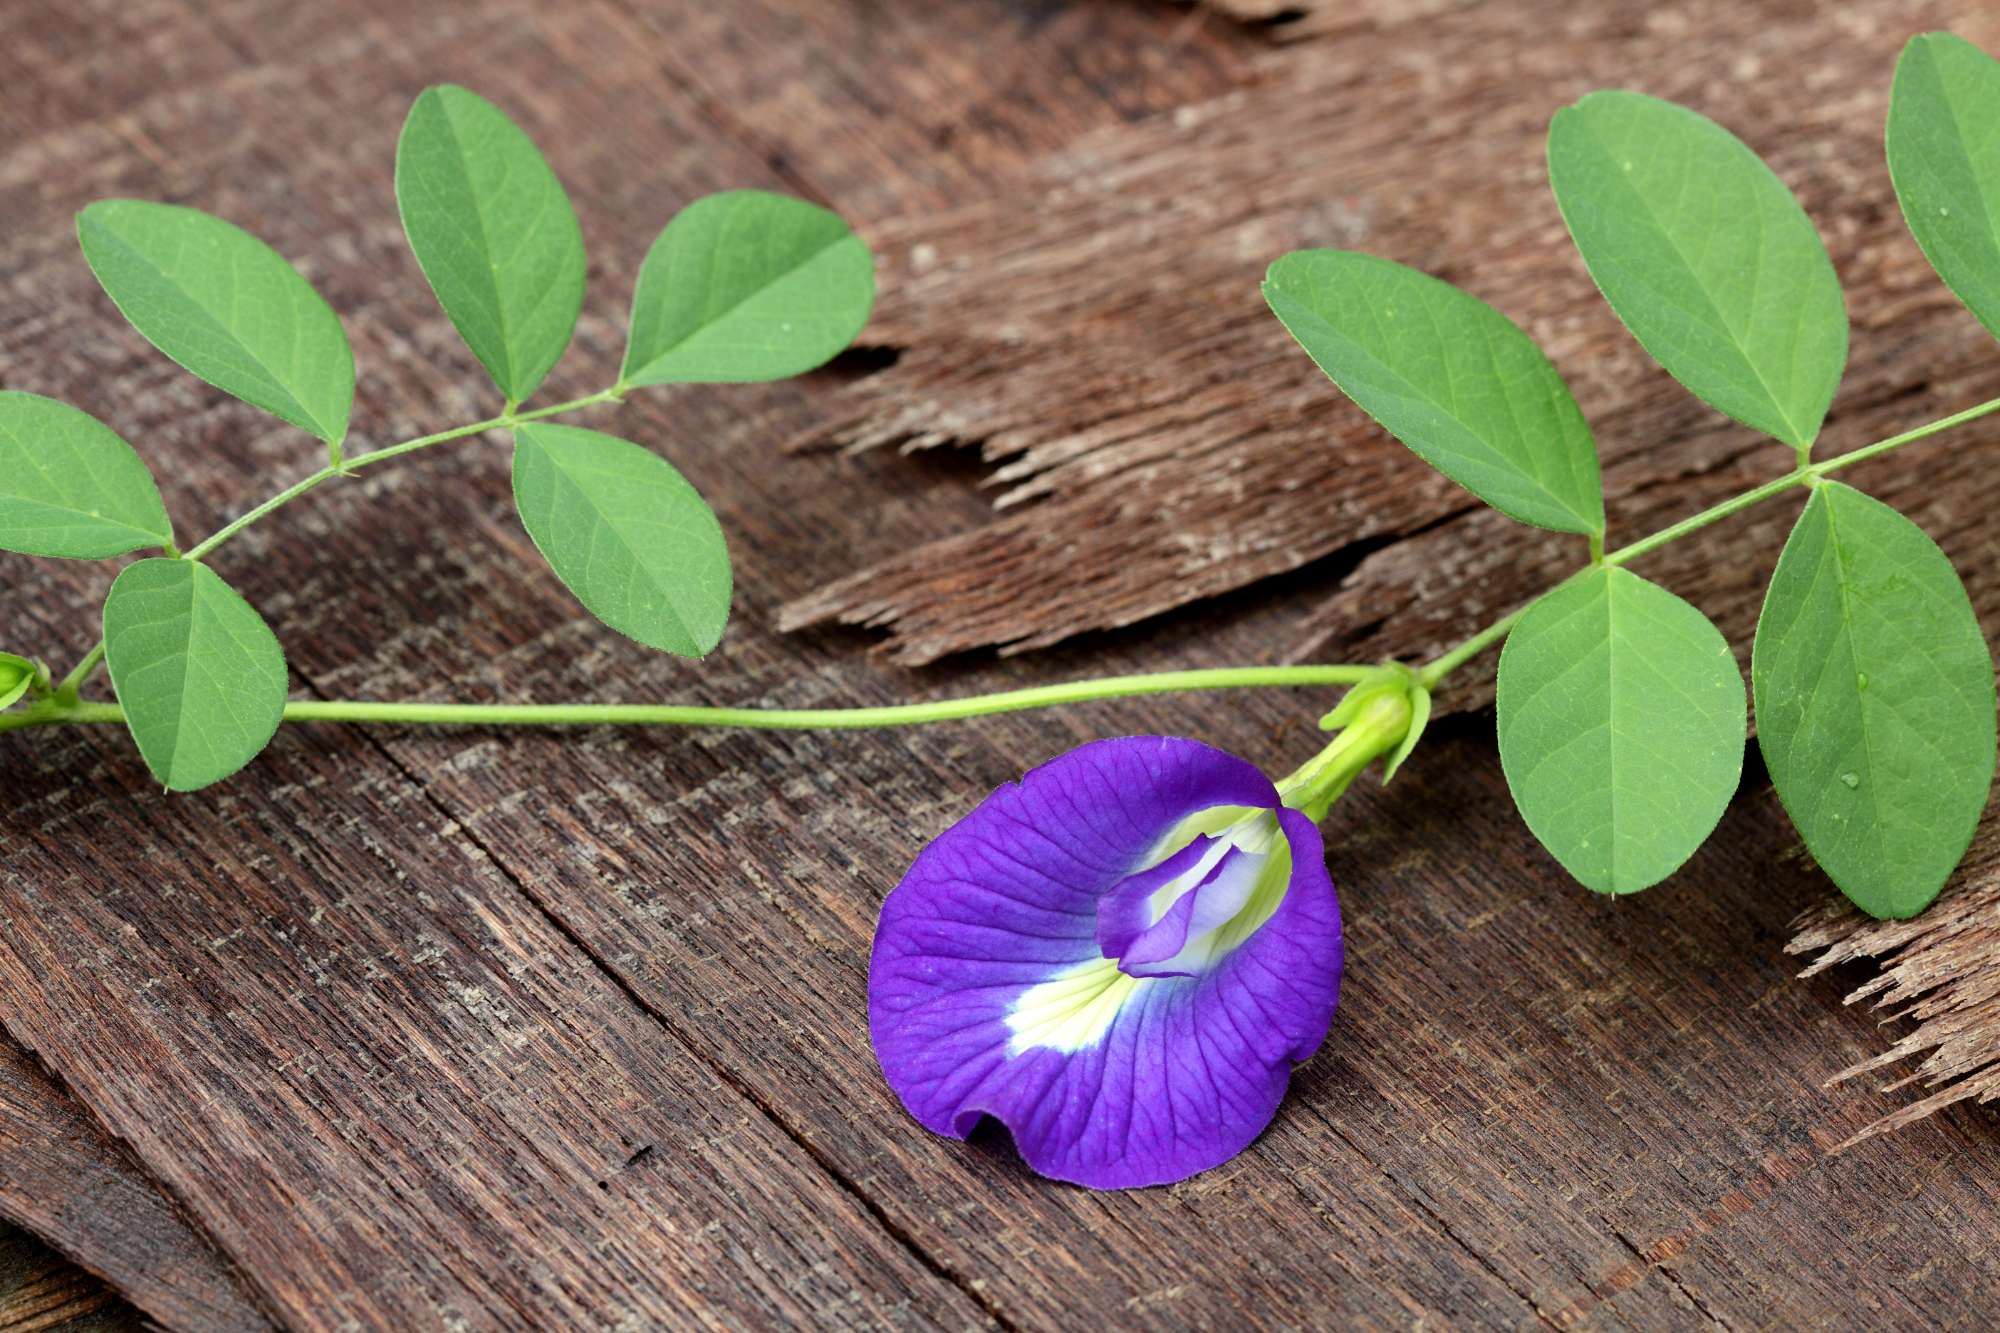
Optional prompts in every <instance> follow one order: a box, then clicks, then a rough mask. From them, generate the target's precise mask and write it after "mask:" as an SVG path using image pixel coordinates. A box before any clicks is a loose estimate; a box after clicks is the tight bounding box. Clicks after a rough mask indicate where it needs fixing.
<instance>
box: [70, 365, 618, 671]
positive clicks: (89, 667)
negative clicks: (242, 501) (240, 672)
mask: <svg viewBox="0 0 2000 1333" xmlns="http://www.w3.org/2000/svg"><path fill="white" fill-rule="evenodd" d="M621 397H623V393H622V391H621V390H620V389H619V388H617V387H613V388H609V389H600V390H599V391H598V392H596V393H593V394H587V395H585V396H584V397H582V398H572V399H570V400H569V401H568V402H566V403H556V404H554V405H553V406H550V407H538V408H536V409H535V410H534V411H532V412H516V411H514V410H513V405H512V404H509V405H508V410H507V411H506V412H503V413H502V414H501V415H499V416H497V417H488V418H487V419H486V420H484V421H475V422H473V423H472V424H471V425H469V426H454V427H452V428H451V429H450V430H441V431H438V432H437V433H436V434H433V435H419V436H418V437H417V438H415V439H413V440H404V441H403V442H402V443H400V444H392V445H389V446H387V447H386V448H382V449H377V450H375V451H374V452H372V453H366V454H363V455H361V457H359V458H350V459H348V460H346V461H345V462H342V461H340V460H339V459H338V458H335V459H334V460H333V461H332V462H331V463H329V464H328V465H327V466H326V467H323V468H321V469H320V470H319V471H317V472H315V473H313V474H312V475H311V476H309V477H303V478H301V479H300V480H298V481H295V482H293V483H292V484H291V485H290V486H287V487H286V488H285V489H284V490H282V491H279V492H278V493H277V494H276V495H274V496H272V497H271V498H270V499H268V500H266V501H264V502H263V503H262V504H260V505H258V506H257V507H256V508H255V509H252V510H250V511H249V512H248V513H246V514H243V515H241V516H240V517H238V518H236V519H235V520H234V521H232V522H230V523H228V524H227V525H225V526H224V527H222V528H220V529H218V530H217V531H216V532H214V533H213V534H211V535H210V536H208V537H207V538H204V539H203V540H202V541H199V542H197V543H195V544H194V545H193V546H190V547H189V548H188V549H187V550H186V551H184V552H182V553H181V554H180V556H179V558H180V559H182V560H199V559H201V558H202V557H203V556H205V555H208V554H210V553H212V552H213V551H214V550H215V549H216V548H217V547H219V546H221V545H222V544H223V543H224V542H226V541H228V540H229V539H230V538H232V537H234V536H236V535H237V534H238V533H240V532H242V531H243V530H244V529H245V528H247V527H249V526H250V525H251V524H253V523H256V522H257V521H258V520H260V519H262V518H265V517H267V516H268V515H270V514H271V513H273V512H275V511H276V510H279V509H282V508H284V507H285V506H286V505H288V504H290V503H291V502H292V501H294V500H296V499H298V498H299V497H300V496H301V495H304V494H305V493H306V492H307V491H309V490H312V489H313V488H314V487H316V486H318V485H320V484H321V483H322V482H327V481H331V480H333V479H334V478H335V477H347V476H352V475H353V474H354V473H356V472H359V471H360V470H361V469H362V468H364V467H369V466H371V465H373V464H376V463H385V462H387V461H388V460H389V459H391V458H400V457H402V456H403V455H404V454H412V453H415V452H416V451H417V450H419V449H428V448H430V447H431V446H432V445H434V444H443V443H445V442H446V441H447V440H462V439H464V438H465V437H466V436H468V435H478V434H481V433H483V432H485V431H489V430H505V429H508V428H510V427H513V426H518V425H520V424H521V423H522V422H524V421H539V420H541V419H542V418H543V417H552V416H555V415H557V414H558V413H561V412H574V411H575V410H576V409H578V408H580V407H591V406H594V405H595V404H597V403H611V402H617V401H618V400H619V399H620V398H621ZM103 660H104V640H102V639H99V640H98V641H97V646H96V647H95V648H92V649H91V650H90V651H89V652H88V653H86V654H85V655H84V658H83V660H82V661H81V662H78V663H77V664H76V667H75V669H74V670H72V671H71V672H70V673H69V675H67V676H65V677H63V682H62V684H61V685H59V686H57V687H56V693H57V696H58V697H60V698H66V699H68V700H70V701H74V700H75V699H76V693H77V691H78V690H79V689H81V688H82V687H83V684H84V682H85V681H87V680H89V679H90V673H91V672H92V671H94V670H96V669H97V664H98V663H99V662H101V661H103Z"/></svg>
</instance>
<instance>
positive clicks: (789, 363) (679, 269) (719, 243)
mask: <svg viewBox="0 0 2000 1333" xmlns="http://www.w3.org/2000/svg"><path fill="white" fill-rule="evenodd" d="M874 304H875V261H874V258H873V257H872V256H871V255H870V254H869V253H868V247H867V246H866V245H864V244H863V243H862V241H861V238H860V237H858V236H856V235H855V234H854V232H853V230H852V229H851V228H850V227H848V225H847V224H846V223H845V222H843V221H841V219H840V216H839V215H838V214H835V213H830V212H828V211H827V210H826V209H824V208H821V207H819V206H818V205H816V204H809V203H806V202H805V201H804V200H802V199H791V198H787V197H786V196H784V195H780V194H767V193H765V192H764V191H762V190H731V191H728V192H725V193H723V194H712V195H709V196H708V197H706V198H704V199H697V200H696V201H695V202H694V203H692V204H689V205H688V206H687V207H686V208H684V209H682V210H681V211H680V213H678V214H677V215H676V216H675V217H674V220H673V221H672V222H669V223H668V224H667V227H666V230H664V231H662V232H661V233H660V236H659V239H658V240H656V241H654V242H653V248H652V249H651V250H649V251H647V252H646V262H645V264H644V265H643V266H641V268H640V269H639V284H638V287H637V289H636V290H634V292H633V293H632V327H631V332H630V334H629V337H628V340H627V342H626V346H625V366H624V369H623V370H622V371H621V372H620V379H621V380H622V382H623V383H625V384H627V385H641V384H696V383H731V384H740V383H748V382H751V381H754V380H775V379H783V378H784V377H785V376H787V375H799V374H803V373H805V372H806V371H808V370H811V369H813V368H814V367H815V366H819V365H823V364H825V363H826V362H827V361H829V360H831V359H832V358H833V357H834V356H835V355H836V354H837V353H839V352H841V351H844V350H845V349H846V348H847V346H848V344H850V343H852V342H853V341H854V338H855V335H856V334H858V333H860V332H861V327H862V325H864V324H866V323H867V322H868V312H869V310H870V309H871V308H872V307H873V306H874Z"/></svg>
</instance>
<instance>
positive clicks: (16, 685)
mask: <svg viewBox="0 0 2000 1333" xmlns="http://www.w3.org/2000/svg"><path fill="white" fill-rule="evenodd" d="M48 692H49V676H48V672H47V671H45V670H44V669H43V668H42V665H41V663H39V662H31V661H29V660H28V659H27V658H25V657H17V656H15V655H14V654H13V653H0V708H12V707H13V706H14V705H15V704H17V703H19V702H20V701H21V699H22V697H23V696H24V695H28V694H33V695H34V696H35V697H36V698H40V697H42V696H43V695H45V694H47V693H48Z"/></svg>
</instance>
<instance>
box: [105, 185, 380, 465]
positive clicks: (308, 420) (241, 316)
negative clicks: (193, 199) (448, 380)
mask: <svg viewBox="0 0 2000 1333" xmlns="http://www.w3.org/2000/svg"><path fill="white" fill-rule="evenodd" d="M76 231H77V239H78V240H79V241H80V242H81V243H82V245H83V257H84V259H85V260H86V261H88V262H89V264H90V270H91V272H93V273H95V274H96V275H97V281H98V282H99V283H100V284H102V285H103V287H104V290H105V292H106V294H107V295H109V296H110V297H111V299H112V301H113V302H114V303H115V304H116V305H117V306H118V309H119V311H120V312H121V313H122V314H123V315H124V316H125V318H126V319H128V320H130V321H131V322H132V327H134V328H136V329H138V330H139V332H140V333H143V334H144V335H146V339H147V341H149V342H151V343H152V344H153V346H155V347H157V348H159V349H160V350H161V351H162V352H165V353H166V354H167V355H168V356H170V357H172V358H173V359H174V360H175V361H177V362H179V363H180V364H181V365H182V366H183V367H185V368H186V369H187V370H189V371H191V372H193V373H194V374H196V375H198V376H200V377H201V378H202V379H205V380H207V381H208V382H209V383H210V384H213V385H214V386H215V387H216V388H218V389H221V390H222V391H223V392H224V393H228V394H231V395H234V396H235V397H237V398H241V399H242V400H243V401H244V402H246V403H250V404H252V405H253V406H256V407H261V408H263V409H264V410H265V411H266V412H269V413H272V414H273V415H274V416H278V417H282V418H284V419H285V420H286V421H289V422H291V423H292V424H293V425H294V426H297V427H299V428H300V429H302V430H307V431H310V432H312V433H313V434H314V435H317V436H318V437H319V438H320V439H322V440H325V441H326V442H327V443H328V444H336V445H337V444H339V443H340V441H341V439H342V438H343V437H345V436H346V434H347V414H348V410H349V408H350V407H352V405H353V402H354V353H353V350H352V349H351V348H349V346H348V344H347V334H346V333H345V332H343V331H342V330H341V327H340V317H339V316H337V315H335V314H334V313H333V307H331V306H329V305H328V304H327V303H326V302H325V301H323V300H321V299H320V295H319V293H318V292H316V291H314V290H313V289H312V285H311V284H310V283H308V282H307V281H306V280H305V279H304V278H302V277H300V276H299V272H298V270H297V269H295V268H293V267H292V266H291V265H290V264H288V263H286V262H285V260H284V257H283V256H282V255H280V254H279V253H278V252H277V251H276V250H273V249H272V248H271V247H270V246H268V245H266V244H264V243H263V242H262V241H260V240H258V239H257V238H256V237H255V236H252V235H251V234H250V233H249V232H247V231H244V230H243V229H242V228H241V227H238V226H235V225H233V224H231V223H228V222H224V221H223V220H222V219H221V218H218V217H211V216H210V215H209V214H207V213H202V212H199V211H197V210H195V209H192V208H177V207H175V206H173V205H171V204H155V203H147V202H145V201H142V200H137V199H106V200H103V201H101V202H98V203H95V204H92V205H91V206H90V207H88V208H86V209H84V210H83V212H82V213H80V214H78V215H77V222H76Z"/></svg>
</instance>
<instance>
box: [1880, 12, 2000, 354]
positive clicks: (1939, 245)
mask: <svg viewBox="0 0 2000 1333" xmlns="http://www.w3.org/2000/svg"><path fill="white" fill-rule="evenodd" d="M1996 107H2000V61H1995V60H1994V59H1993V58H1992V57H1991V56H1988V55H1987V54H1986V53H1985V52H1984V51H1981V50H1980V49H1979V48H1978V47H1976V46H1974V45H1973V44H1972V43H1971V42H1968V41H1966V40H1965V39H1964V38H1963V37H1955V36H1953V35H1952V34H1951V33H1948V32H1931V33H1925V34H1923V35H1922V36H1919V37H1913V38H1911V39H1910V43H1909V45H1908V46H1906V47H1904V48H1903V58H1902V59H1901V60H1899V61H1898V62H1897V63H1896V83H1895V87H1894V89H1893V90H1892V91H1891V93H1890V95H1889V130H1888V135H1887V140H1888V150H1889V178H1890V180H1892V181H1893V182H1894V183H1895V186H1896V200H1897V202H1898V203H1900V204H1901V205H1902V206H1903V218H1904V220H1905V221H1907V222H1908V223H1909V225H1910V233H1911V234H1912V235H1913V236H1915V237H1916V238H1917V244H1918V245H1919V246H1920V247H1922V249H1923V252H1924V258H1926V259H1928V260H1930V261H1931V267H1932V268H1934V269H1936V270H1937V272H1938V276H1939V277H1941V278H1943V279H1944V281H1945V285H1946V286H1948V287H1950V288H1951V289H1952V291H1953V292H1955V293H1957V295H1958V299H1959V300H1961V301H1963V302H1965V304H1966V305H1967V307H1969V308H1970V309H1971V311H1972V313H1973V314H1975V315H1977V316H1978V317H1979V322H1980V323H1981V324H1984V325H1985V326H1986V328H1987V330H1988V331H1989V332H1991V333H1992V334H1993V335H1994V336H1996V337H2000V134H1995V133H1994V132H1993V123H1994V114H1995V108H1996Z"/></svg>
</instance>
